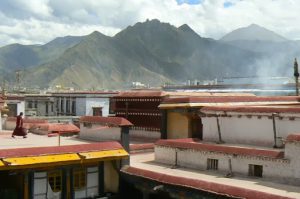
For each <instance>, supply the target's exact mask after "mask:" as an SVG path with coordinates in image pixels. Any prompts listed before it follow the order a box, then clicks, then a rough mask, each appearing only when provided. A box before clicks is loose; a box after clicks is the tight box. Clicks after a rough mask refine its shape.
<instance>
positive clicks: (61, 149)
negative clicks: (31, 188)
mask: <svg viewBox="0 0 300 199" xmlns="http://www.w3.org/2000/svg"><path fill="white" fill-rule="evenodd" d="M117 149H123V148H122V146H121V145H120V144H119V143H118V142H97V143H92V144H79V145H68V146H49V147H31V148H18V149H1V150H0V158H12V157H28V156H40V155H53V154H66V153H81V152H91V151H106V150H117Z"/></svg>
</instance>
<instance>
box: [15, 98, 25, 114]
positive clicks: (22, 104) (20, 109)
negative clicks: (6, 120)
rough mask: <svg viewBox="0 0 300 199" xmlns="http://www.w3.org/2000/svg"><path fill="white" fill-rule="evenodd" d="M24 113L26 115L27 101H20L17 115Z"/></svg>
mask: <svg viewBox="0 0 300 199" xmlns="http://www.w3.org/2000/svg"><path fill="white" fill-rule="evenodd" d="M20 112H23V114H25V101H20V102H19V103H17V113H18V114H19V113H20Z"/></svg>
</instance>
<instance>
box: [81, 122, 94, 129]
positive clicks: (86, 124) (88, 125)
mask: <svg viewBox="0 0 300 199" xmlns="http://www.w3.org/2000/svg"><path fill="white" fill-rule="evenodd" d="M83 126H84V127H87V128H92V123H88V122H83Z"/></svg>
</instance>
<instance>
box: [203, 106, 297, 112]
mask: <svg viewBox="0 0 300 199" xmlns="http://www.w3.org/2000/svg"><path fill="white" fill-rule="evenodd" d="M200 110H201V112H204V113H205V112H211V111H213V112H216V111H223V112H239V113H241V112H242V113H300V106H297V107H296V106H207V107H203V108H201V109H200Z"/></svg>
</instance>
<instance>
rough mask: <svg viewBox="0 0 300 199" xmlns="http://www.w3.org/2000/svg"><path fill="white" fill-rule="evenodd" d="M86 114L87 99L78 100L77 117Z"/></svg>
mask: <svg viewBox="0 0 300 199" xmlns="http://www.w3.org/2000/svg"><path fill="white" fill-rule="evenodd" d="M85 114H86V98H78V97H77V98H76V115H77V116H84V115H85Z"/></svg>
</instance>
